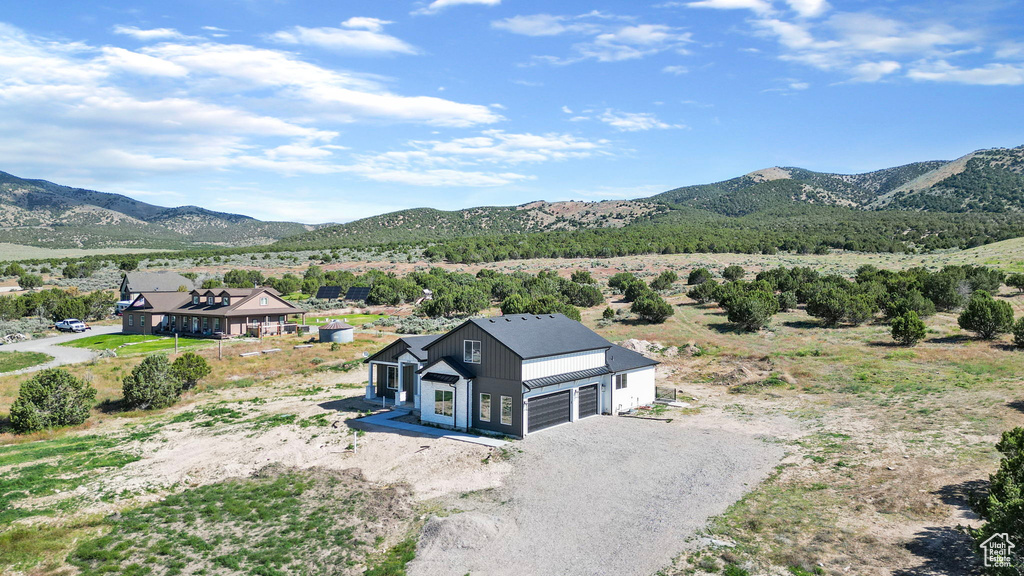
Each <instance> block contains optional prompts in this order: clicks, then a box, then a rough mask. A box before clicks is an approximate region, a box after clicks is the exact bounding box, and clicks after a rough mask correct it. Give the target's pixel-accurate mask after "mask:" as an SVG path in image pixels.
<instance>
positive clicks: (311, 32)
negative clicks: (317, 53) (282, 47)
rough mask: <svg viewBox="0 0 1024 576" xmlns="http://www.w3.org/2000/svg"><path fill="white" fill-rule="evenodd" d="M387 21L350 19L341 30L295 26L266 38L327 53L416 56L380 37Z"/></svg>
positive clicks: (387, 37)
mask: <svg viewBox="0 0 1024 576" xmlns="http://www.w3.org/2000/svg"><path fill="white" fill-rule="evenodd" d="M385 24H390V22H388V21H386V20H378V19H377V18H359V17H356V18H349V19H348V20H346V21H345V22H342V24H341V26H342V28H329V27H323V28H306V27H304V26H295V27H292V28H290V29H288V30H281V31H279V32H275V33H274V34H271V35H270V36H269V38H270V39H271V40H273V41H275V42H280V43H282V44H301V45H304V46H316V47H318V48H324V49H326V50H334V51H338V52H354V53H361V52H365V53H376V54H416V53H417V52H418V51H417V50H416V48H414V47H413V46H411V45H409V44H407V43H405V42H403V41H402V40H399V39H398V38H395V37H394V36H390V35H388V34H383V33H382V32H381V30H382V29H383V27H384V25H385Z"/></svg>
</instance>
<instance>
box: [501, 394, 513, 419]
mask: <svg viewBox="0 0 1024 576" xmlns="http://www.w3.org/2000/svg"><path fill="white" fill-rule="evenodd" d="M501 423H502V424H504V425H506V426H511V425H512V397H511V396H502V397H501Z"/></svg>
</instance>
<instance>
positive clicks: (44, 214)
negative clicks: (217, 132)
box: [0, 172, 311, 249]
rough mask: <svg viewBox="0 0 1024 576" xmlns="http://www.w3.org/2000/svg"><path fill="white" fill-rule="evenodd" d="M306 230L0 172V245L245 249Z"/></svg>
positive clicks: (298, 226)
mask: <svg viewBox="0 0 1024 576" xmlns="http://www.w3.org/2000/svg"><path fill="white" fill-rule="evenodd" d="M310 228H311V227H309V226H305V225H303V224H297V223H294V222H263V221H260V220H256V219H255V218H250V217H248V216H242V215H239V214H228V213H224V212H214V211H212V210H207V209H205V208H200V207H197V206H182V207H177V208H166V207H162V206H154V205H153V204H147V203H145V202H140V201H138V200H134V199H132V198H129V197H127V196H122V195H120V194H110V193H106V192H96V191H93V190H85V189H82V188H71V187H68V186H61V185H58V184H54V183H52V182H47V181H45V180H25V179H22V178H18V177H16V176H12V175H10V174H7V173H5V172H0V242H12V243H16V244H28V245H32V246H44V247H59V248H68V247H75V248H99V247H109V246H117V247H125V246H131V247H138V248H154V249H157V248H183V247H190V246H192V247H194V246H200V245H211V244H212V245H222V246H249V245H255V244H267V243H270V242H273V241H274V240H276V239H279V238H283V237H285V236H289V235H294V234H297V233H299V232H304V231H307V230H309V229H310Z"/></svg>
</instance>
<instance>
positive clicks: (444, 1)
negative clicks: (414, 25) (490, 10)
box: [413, 0, 501, 14]
mask: <svg viewBox="0 0 1024 576" xmlns="http://www.w3.org/2000/svg"><path fill="white" fill-rule="evenodd" d="M466 4H477V5H483V6H497V5H499V4H501V0H434V1H433V2H431V3H430V4H428V5H427V6H425V7H423V8H420V9H419V10H415V11H413V14H437V13H438V12H440V11H442V10H444V9H445V8H451V7H452V6H463V5H466Z"/></svg>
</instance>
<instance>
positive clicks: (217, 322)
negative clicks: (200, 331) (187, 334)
mask: <svg viewBox="0 0 1024 576" xmlns="http://www.w3.org/2000/svg"><path fill="white" fill-rule="evenodd" d="M213 331H214V332H220V318H214V319H213Z"/></svg>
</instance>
